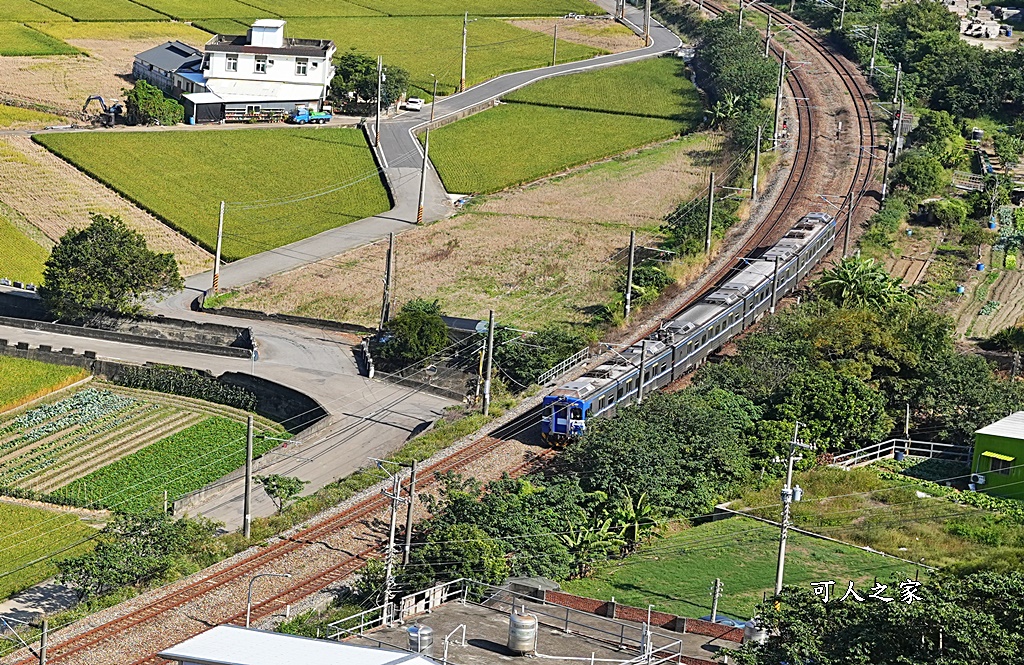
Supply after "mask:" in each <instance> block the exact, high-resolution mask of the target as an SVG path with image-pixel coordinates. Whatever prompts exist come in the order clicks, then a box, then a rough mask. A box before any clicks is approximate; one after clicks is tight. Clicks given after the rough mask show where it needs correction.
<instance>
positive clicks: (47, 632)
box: [39, 619, 50, 665]
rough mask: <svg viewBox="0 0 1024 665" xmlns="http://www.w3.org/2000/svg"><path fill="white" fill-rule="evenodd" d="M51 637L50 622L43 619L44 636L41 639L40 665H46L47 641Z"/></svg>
mask: <svg viewBox="0 0 1024 665" xmlns="http://www.w3.org/2000/svg"><path fill="white" fill-rule="evenodd" d="M49 636H50V621H49V620H48V619H43V634H42V635H41V636H40V637H39V665H46V639H47V638H48V637H49Z"/></svg>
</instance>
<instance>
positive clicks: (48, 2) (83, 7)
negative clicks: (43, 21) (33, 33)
mask: <svg viewBox="0 0 1024 665" xmlns="http://www.w3.org/2000/svg"><path fill="white" fill-rule="evenodd" d="M37 1H38V2H39V4H41V5H45V6H46V7H49V8H50V9H52V10H54V11H55V12H58V13H61V14H64V15H66V16H70V17H72V18H74V19H75V20H76V21H159V20H160V19H163V18H166V17H165V16H163V15H162V14H158V13H157V12H155V11H153V10H152V9H147V8H146V7H143V6H142V5H137V4H135V3H134V2H131V0H37Z"/></svg>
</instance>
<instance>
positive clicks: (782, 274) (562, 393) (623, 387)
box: [541, 213, 836, 444]
mask: <svg viewBox="0 0 1024 665" xmlns="http://www.w3.org/2000/svg"><path fill="white" fill-rule="evenodd" d="M835 239H836V222H835V219H833V218H832V217H831V216H830V215H827V214H825V213H811V214H809V215H806V216H804V217H803V218H802V219H801V220H800V221H799V222H798V223H797V224H796V226H794V227H793V228H792V229H791V230H790V231H789V232H788V233H786V235H785V236H784V237H783V238H782V239H781V240H779V242H777V243H775V245H773V246H772V247H771V248H770V249H768V250H767V251H765V252H764V253H763V254H761V255H759V256H757V257H756V258H755V257H751V258H748V259H745V260H744V267H743V268H742V269H740V270H737V271H736V272H734V273H733V275H732V276H731V277H730V278H729V279H728V280H727V281H725V282H724V283H723V284H721V285H719V286H718V287H717V288H715V289H714V290H713V291H711V292H710V293H708V294H707V295H706V296H704V298H703V299H702V300H700V301H699V302H696V303H694V304H692V305H690V306H689V307H687V308H686V309H685V310H683V311H682V313H680V314H679V316H677V317H675V318H674V319H670V320H669V321H666V322H665V323H663V324H662V325H661V327H660V329H659V330H658V331H657V332H655V333H654V334H653V335H651V336H650V337H648V338H647V339H645V340H643V341H642V342H637V343H636V344H634V345H632V346H630V347H629V348H628V349H626V350H624V351H622V352H621V353H616V354H615V356H614V357H612V358H611V359H610V360H609V361H608V362H606V363H604V364H602V365H600V366H598V367H596V368H595V369H593V370H591V371H589V372H587V373H586V374H584V375H583V376H581V377H580V378H578V379H576V380H575V381H570V382H569V383H566V384H564V385H562V386H560V387H559V388H557V389H556V390H555V391H553V392H552V393H551V394H550V395H548V396H547V397H545V398H544V402H543V416H542V420H541V435H542V436H543V437H544V439H545V440H546V441H549V442H551V443H554V444H558V443H564V442H565V441H567V440H569V439H572V438H575V437H578V436H580V435H581V434H583V432H584V431H585V430H586V428H587V421H588V420H589V419H591V418H601V417H605V416H611V415H614V414H615V410H616V409H617V408H619V407H620V406H626V405H629V404H632V403H634V402H636V401H637V398H638V397H639V396H640V395H641V394H643V395H646V394H647V393H649V392H651V391H652V390H657V389H658V388H661V387H662V386H665V385H668V384H669V383H671V382H672V381H675V380H676V379H678V378H680V377H681V376H683V375H684V374H686V373H687V372H689V371H690V370H692V369H694V368H696V367H698V366H699V365H700V364H701V363H703V362H704V361H705V360H706V359H707V357H708V356H709V355H711V354H712V353H714V352H716V351H718V350H719V349H721V348H722V346H723V345H724V344H725V343H726V342H728V341H729V340H730V339H732V338H733V337H735V336H736V335H738V334H739V333H741V332H742V331H743V330H744V329H745V328H747V327H749V326H750V325H753V323H754V322H755V321H757V320H758V319H760V318H761V317H762V316H764V314H765V312H767V311H769V310H771V309H773V308H774V307H775V303H776V302H777V301H778V300H779V299H780V298H782V297H783V296H785V295H786V294H788V293H790V292H791V291H792V290H793V289H795V288H796V286H797V284H799V282H800V280H802V279H803V278H804V277H806V276H807V274H808V273H809V272H810V271H811V270H812V269H813V268H814V266H815V265H817V264H818V263H819V262H820V261H821V259H822V258H823V257H824V256H825V255H826V254H828V253H829V252H830V251H831V250H832V247H833V245H834V244H835ZM641 373H642V374H643V380H642V381H640V380H639V377H640V374H641Z"/></svg>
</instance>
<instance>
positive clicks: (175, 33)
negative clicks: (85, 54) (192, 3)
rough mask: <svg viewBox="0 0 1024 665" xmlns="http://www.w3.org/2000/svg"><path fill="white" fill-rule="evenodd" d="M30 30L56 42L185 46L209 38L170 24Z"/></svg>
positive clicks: (106, 24) (47, 25)
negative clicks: (161, 42)
mask: <svg viewBox="0 0 1024 665" xmlns="http://www.w3.org/2000/svg"><path fill="white" fill-rule="evenodd" d="M32 27H34V28H36V29H38V30H41V31H42V32H45V33H46V34H48V35H50V36H52V37H56V38H57V39H96V40H107V41H121V40H128V41H138V40H143V39H151V40H154V41H157V40H166V41H172V40H175V39H177V40H181V41H183V42H185V43H186V44H203V43H205V42H206V41H207V40H208V39H209V38H210V35H209V34H208V33H206V32H205V31H203V30H199V29H198V28H194V27H192V26H190V25H185V24H184V23H176V22H174V21H126V22H118V21H92V22H82V21H76V22H74V23H71V22H67V23H44V24H39V25H35V24H34V25H33V26H32Z"/></svg>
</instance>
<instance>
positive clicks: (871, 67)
mask: <svg viewBox="0 0 1024 665" xmlns="http://www.w3.org/2000/svg"><path fill="white" fill-rule="evenodd" d="M877 52H878V24H877V23H876V24H875V36H874V37H873V38H872V39H871V62H869V63H868V80H869V81H874V80H875V53H877Z"/></svg>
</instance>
